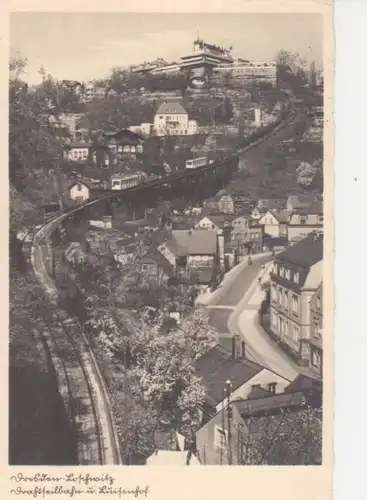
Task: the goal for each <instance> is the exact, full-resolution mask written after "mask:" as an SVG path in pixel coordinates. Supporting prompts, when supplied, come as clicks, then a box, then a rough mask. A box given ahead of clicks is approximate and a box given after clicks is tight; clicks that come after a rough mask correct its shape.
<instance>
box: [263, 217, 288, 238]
mask: <svg viewBox="0 0 367 500" xmlns="http://www.w3.org/2000/svg"><path fill="white" fill-rule="evenodd" d="M289 217H290V213H289V212H287V211H286V210H279V211H278V210H268V212H267V213H266V214H265V215H263V216H262V217H261V218H260V220H259V224H260V225H262V226H263V227H264V234H266V235H268V236H273V237H274V238H280V237H282V236H287V234H288V221H289Z"/></svg>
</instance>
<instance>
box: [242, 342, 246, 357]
mask: <svg viewBox="0 0 367 500" xmlns="http://www.w3.org/2000/svg"><path fill="white" fill-rule="evenodd" d="M245 354H246V347H245V341H244V340H242V342H241V358H245V357H246V356H245Z"/></svg>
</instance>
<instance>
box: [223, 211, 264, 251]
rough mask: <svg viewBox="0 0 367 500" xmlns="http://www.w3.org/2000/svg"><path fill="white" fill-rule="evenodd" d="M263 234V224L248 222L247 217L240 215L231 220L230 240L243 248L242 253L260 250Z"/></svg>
mask: <svg viewBox="0 0 367 500" xmlns="http://www.w3.org/2000/svg"><path fill="white" fill-rule="evenodd" d="M263 236H264V228H263V226H262V225H260V224H253V223H250V221H249V217H243V216H240V217H236V218H235V219H234V220H233V221H232V231H231V240H232V241H233V242H235V243H237V245H238V248H243V250H244V252H243V254H245V253H256V252H261V250H262V247H263ZM241 254H242V253H241Z"/></svg>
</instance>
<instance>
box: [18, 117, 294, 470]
mask: <svg viewBox="0 0 367 500" xmlns="http://www.w3.org/2000/svg"><path fill="white" fill-rule="evenodd" d="M295 118H296V115H295V114H294V113H293V112H292V113H291V114H290V115H289V116H288V117H287V118H286V119H285V120H283V121H281V122H280V123H278V124H275V125H274V127H273V128H272V129H271V130H269V133H268V134H265V135H264V136H260V137H258V138H256V140H255V139H254V140H253V141H252V142H251V141H250V143H249V144H247V145H245V146H244V147H243V148H240V149H239V150H237V151H236V152H235V153H234V154H233V155H231V156H230V157H227V158H225V159H223V160H221V161H220V162H217V163H215V164H211V165H205V166H203V167H200V168H198V169H195V170H193V171H190V172H181V173H178V174H174V175H172V176H169V177H165V178H163V179H157V180H153V181H149V182H145V183H142V184H140V185H137V186H134V187H131V188H128V189H126V190H124V191H123V192H125V191H128V192H134V191H139V190H142V189H149V188H152V187H155V186H160V185H162V184H169V183H170V182H171V181H172V182H173V181H176V180H179V179H184V178H187V177H189V176H194V175H196V173H199V172H203V171H206V170H211V169H213V168H214V167H216V166H218V165H221V164H225V163H226V162H228V161H229V160H231V159H234V158H235V157H238V156H239V155H240V154H243V153H245V152H246V151H247V150H249V149H251V148H253V147H255V146H257V145H258V144H261V143H262V142H263V141H264V140H266V139H267V138H268V137H269V136H271V135H274V134H275V133H276V132H277V131H279V130H281V129H282V128H284V127H285V126H287V125H289V124H291V123H292V121H294V120H295ZM123 192H122V193H123ZM122 193H121V192H118V193H112V194H109V195H107V196H105V197H102V198H97V199H94V200H91V201H87V202H86V203H83V204H81V205H79V206H78V207H73V208H71V209H65V210H63V211H60V212H58V213H57V214H55V215H54V216H50V217H49V218H48V219H47V221H45V223H44V224H43V225H39V226H36V227H35V228H33V229H32V230H28V231H27V232H26V233H25V234H24V235H23V238H19V239H20V240H21V241H22V249H23V256H24V258H25V260H26V262H27V270H28V277H29V278H30V279H32V280H35V281H36V282H38V283H40V284H41V285H42V286H43V288H44V289H45V290H46V291H47V295H48V297H49V301H50V306H51V307H50V308H49V311H48V312H47V314H45V313H42V314H41V315H39V317H38V320H37V325H38V326H37V329H38V333H40V334H41V335H42V338H43V340H44V342H45V344H46V345H47V348H48V350H49V353H50V355H51V358H52V362H53V365H54V368H55V373H56V375H57V377H58V384H59V388H60V393H61V395H62V397H63V399H64V401H65V406H66V408H67V411H68V416H69V420H70V422H71V425H72V427H73V429H74V433H75V436H76V441H77V454H78V462H79V463H80V464H81V465H107V464H121V463H122V461H121V450H120V446H119V440H118V437H117V432H116V429H115V427H114V422H113V417H112V410H111V405H110V401H109V395H108V392H107V389H106V386H105V383H104V380H103V377H102V375H101V373H100V371H99V368H98V364H97V362H96V359H95V357H94V354H93V351H92V349H91V347H90V345H89V343H88V340H87V338H86V336H85V335H84V333H83V329H82V327H81V325H80V324H79V322H78V321H77V319H76V318H71V317H69V316H68V314H67V313H65V312H64V311H60V309H58V307H57V299H58V291H57V289H56V287H55V284H54V282H53V280H52V279H51V277H50V276H49V273H48V272H47V269H46V265H45V258H46V259H47V258H48V256H47V252H48V248H47V244H46V240H47V238H48V237H49V236H50V235H51V234H52V232H53V231H54V230H55V229H56V228H57V227H58V226H60V224H61V223H62V222H63V221H64V220H65V219H67V218H69V217H70V216H73V214H74V213H76V212H79V211H81V210H83V209H85V208H86V207H89V206H92V205H94V204H96V203H100V202H101V201H103V200H104V201H106V200H110V199H114V198H116V197H118V196H121V194H122ZM44 250H46V252H45V253H46V256H44V255H43V253H44ZM55 306H56V307H55Z"/></svg>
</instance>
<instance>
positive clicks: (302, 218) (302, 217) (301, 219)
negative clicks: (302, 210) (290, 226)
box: [299, 216, 307, 224]
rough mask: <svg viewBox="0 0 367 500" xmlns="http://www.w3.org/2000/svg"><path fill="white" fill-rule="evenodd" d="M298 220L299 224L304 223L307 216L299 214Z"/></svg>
mask: <svg viewBox="0 0 367 500" xmlns="http://www.w3.org/2000/svg"><path fill="white" fill-rule="evenodd" d="M299 222H300V224H306V222H307V217H305V216H301V217H300V218H299Z"/></svg>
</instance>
